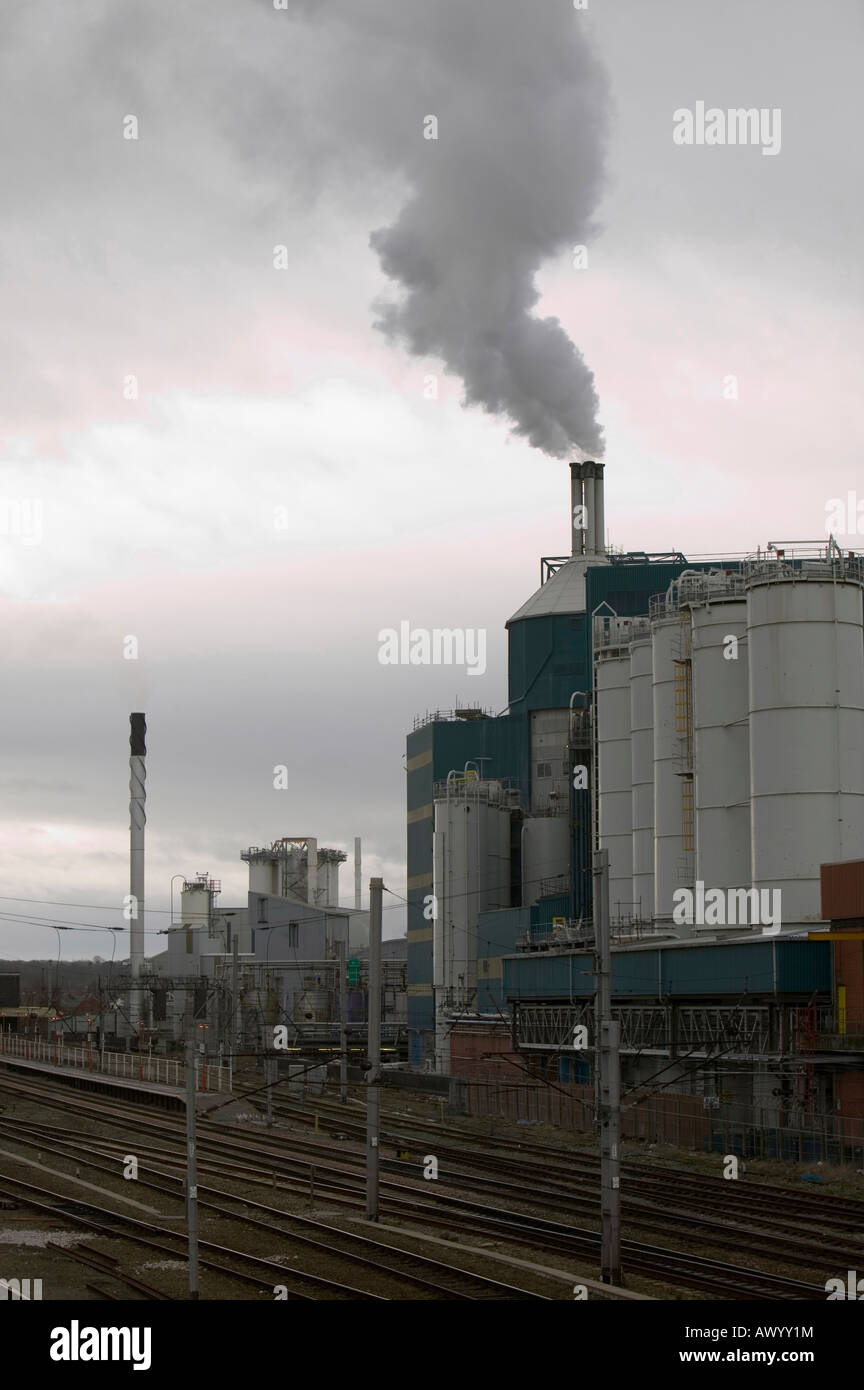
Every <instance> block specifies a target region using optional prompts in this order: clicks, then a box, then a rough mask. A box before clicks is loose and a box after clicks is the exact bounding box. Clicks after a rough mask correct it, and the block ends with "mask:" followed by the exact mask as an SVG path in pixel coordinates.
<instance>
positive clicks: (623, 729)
mask: <svg viewBox="0 0 864 1390" xmlns="http://www.w3.org/2000/svg"><path fill="white" fill-rule="evenodd" d="M595 684H596V702H597V835H598V844H599V848H600V849H606V850H608V851H609V915H610V917H611V920H612V921H613V922H616V921H619V920H620V919H622V918H629V917H631V916H632V914H633V900H632V894H633V807H632V769H631V765H630V757H631V753H630V652H629V649H628V647H627V646H612V647H607V648H601V649H600V651H599V652H598V653H597V659H596V663H595Z"/></svg>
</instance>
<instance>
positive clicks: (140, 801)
mask: <svg viewBox="0 0 864 1390" xmlns="http://www.w3.org/2000/svg"><path fill="white" fill-rule="evenodd" d="M146 738H147V721H146V720H145V718H144V715H143V714H130V716H129V791H130V794H131V799H130V801H129V894H130V897H131V899H132V902H131V904H130V909H131V913H132V916H131V918H130V925H129V960H130V967H131V972H132V981H133V985H134V984H135V983H136V982H137V981H138V980H139V979H140V977H141V974H142V973H143V970H144V827H145V825H146V823H147V812H146V809H145V803H146V800H147V793H146V790H145V785H144V784H145V781H146V778H147V769H146V766H145V759H146V756H147V743H146ZM129 1014H130V1019H131V1022H132V1024H133V1027H136V1028H137V1026H138V1024H139V1023H141V1022H146V1020H145V1018H144V1006H143V997H142V991H141V990H140V989H133V991H132V994H131V997H130V1006H129Z"/></svg>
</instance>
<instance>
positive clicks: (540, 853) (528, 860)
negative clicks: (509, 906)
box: [521, 815, 570, 907]
mask: <svg viewBox="0 0 864 1390" xmlns="http://www.w3.org/2000/svg"><path fill="white" fill-rule="evenodd" d="M521 844H522V905H523V907H530V906H532V904H533V903H536V902H537V900H538V898H541V897H542V896H543V889H542V885H543V883H544V881H545V882H549V881H550V880H554V879H562V880H563V882H562V883H561V884H560V885H557V886H556V885H552V886H551V891H552V892H561V893H566V892H567V891H568V890H569V886H570V884H569V870H570V846H569V820H568V817H567V816H566V815H564V816H528V817H527V818H526V819H525V820H524V821H523V823H522V841H521Z"/></svg>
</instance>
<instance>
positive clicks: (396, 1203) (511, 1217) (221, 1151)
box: [4, 1082, 839, 1299]
mask: <svg viewBox="0 0 864 1390" xmlns="http://www.w3.org/2000/svg"><path fill="white" fill-rule="evenodd" d="M13 1084H14V1085H18V1083H17V1082H16V1083H13ZM41 1089H42V1088H41V1085H40V1091H41ZM57 1089H60V1090H61V1092H62V1088H54V1090H55V1094H54V1095H53V1098H52V1100H51V1102H50V1103H51V1104H55V1103H56V1104H58V1105H59V1107H60V1108H61V1109H67V1110H75V1111H76V1112H78V1113H79V1114H80V1113H82V1111H83V1112H84V1113H86V1114H88V1115H89V1117H90V1118H91V1119H92V1118H97V1119H99V1121H100V1122H102V1123H105V1122H106V1120H107V1122H108V1123H111V1124H114V1125H119V1126H121V1127H124V1128H129V1127H130V1126H131V1127H132V1128H136V1129H138V1130H144V1131H145V1132H146V1131H149V1132H150V1133H151V1134H154V1133H155V1134H156V1136H157V1137H158V1139H159V1141H160V1146H159V1148H158V1149H156V1150H155V1154H154V1149H153V1147H152V1146H151V1147H150V1150H149V1151H150V1153H151V1154H153V1155H154V1160H155V1161H156V1162H159V1163H161V1164H162V1165H165V1166H168V1167H169V1168H170V1167H171V1166H174V1167H176V1168H179V1167H180V1166H181V1165H182V1162H183V1157H182V1140H181V1136H180V1133H179V1123H182V1121H180V1122H179V1123H178V1122H177V1121H174V1120H172V1119H169V1118H167V1117H159V1118H156V1117H153V1116H152V1115H150V1114H148V1115H147V1117H146V1118H145V1117H143V1116H142V1115H141V1114H140V1112H139V1111H135V1109H134V1106H131V1105H129V1106H127V1105H125V1104H124V1105H122V1106H120V1105H118V1103H117V1102H116V1101H113V1100H112V1101H111V1103H110V1105H109V1106H106V1105H105V1104H104V1103H102V1102H99V1101H98V1100H94V1099H93V1098H92V1097H89V1096H88V1097H87V1098H86V1099H84V1098H81V1097H79V1096H75V1097H74V1098H71V1097H69V1095H68V1092H66V1093H62V1094H61V1095H59V1096H58V1095H57V1094H56V1090H57ZM32 1091H33V1088H32V1085H27V1086H26V1087H24V1093H25V1094H27V1095H28V1096H29V1097H30V1098H31V1099H32ZM43 1098H44V1096H43ZM118 1110H123V1111H124V1112H126V1113H124V1114H122V1115H120V1114H118ZM106 1112H108V1113H107V1114H106ZM4 1123H5V1122H4ZM18 1128H20V1129H22V1130H23V1126H18ZM30 1128H31V1130H32V1131H33V1139H34V1142H40V1141H41V1142H45V1143H49V1142H55V1143H58V1142H63V1139H64V1138H65V1140H66V1142H67V1143H69V1144H71V1143H73V1142H74V1141H71V1140H69V1136H68V1131H60V1133H59V1134H58V1133H57V1132H56V1130H52V1133H51V1134H49V1133H48V1130H49V1129H50V1128H51V1127H47V1126H41V1127H40V1126H30ZM214 1128H215V1129H216V1133H217V1134H218V1135H219V1137H218V1138H216V1136H215V1135H214V1134H212V1133H211V1132H210V1131H211V1130H212V1129H214ZM235 1135H236V1130H235V1131H234V1133H233V1134H229V1135H227V1136H226V1134H225V1133H224V1131H223V1130H222V1129H221V1127H218V1128H217V1127H215V1126H213V1125H208V1123H207V1122H206V1121H203V1122H202V1126H201V1134H200V1139H199V1161H200V1162H201V1164H202V1166H203V1165H204V1164H207V1165H208V1170H209V1169H210V1168H213V1169H215V1170H216V1171H217V1174H218V1176H219V1177H221V1178H222V1180H223V1181H225V1180H233V1181H238V1180H239V1181H243V1180H247V1181H254V1182H256V1183H257V1184H258V1185H259V1186H261V1185H266V1182H267V1176H266V1174H267V1165H268V1164H269V1165H271V1172H273V1173H275V1172H276V1171H277V1168H278V1170H279V1179H278V1181H279V1186H280V1187H282V1188H287V1189H288V1190H289V1191H290V1190H294V1191H298V1190H299V1191H301V1192H302V1191H303V1190H304V1189H305V1188H306V1187H308V1176H307V1175H308V1172H309V1166H310V1165H309V1159H308V1156H307V1155H305V1154H304V1155H303V1156H301V1157H300V1158H298V1157H297V1155H296V1154H292V1153H291V1152H290V1146H291V1145H292V1144H294V1143H296V1141H295V1140H294V1139H293V1138H290V1137H288V1136H280V1135H279V1134H278V1133H277V1132H274V1131H267V1132H266V1142H264V1141H263V1139H262V1138H260V1137H259V1136H257V1135H256V1136H252V1135H250V1134H248V1132H247V1133H244V1134H243V1135H242V1137H239V1138H237V1137H234V1136H235ZM61 1136H62V1137H61ZM100 1142H101V1143H103V1144H104V1143H105V1142H106V1141H98V1140H94V1138H93V1136H87V1137H86V1138H84V1139H82V1143H84V1144H86V1145H87V1146H88V1147H89V1148H90V1149H91V1150H93V1149H94V1148H95V1147H97V1146H98V1144H99V1143H100ZM117 1147H119V1146H117ZM127 1147H128V1145H127ZM137 1148H138V1149H139V1150H141V1151H142V1153H143V1150H142V1148H141V1145H140V1144H139V1145H137ZM331 1151H332V1150H331ZM226 1154H227V1155H228V1157H227V1158H226ZM241 1156H242V1157H243V1159H245V1161H241ZM339 1157H340V1160H341V1161H342V1164H343V1166H337V1165H335V1164H334V1163H332V1161H331V1162H324V1161H322V1160H321V1157H320V1153H319V1152H318V1151H317V1150H316V1153H315V1158H316V1159H317V1160H318V1161H317V1162H316V1164H315V1165H314V1166H315V1168H316V1174H315V1184H316V1189H315V1190H316V1192H318V1193H320V1194H321V1196H322V1197H323V1196H326V1198H327V1200H328V1201H334V1202H336V1203H338V1204H341V1205H343V1206H348V1207H355V1208H356V1207H358V1206H360V1205H362V1197H361V1193H360V1182H361V1174H360V1173H359V1172H358V1171H357V1170H356V1169H357V1160H358V1159H359V1156H358V1155H349V1154H348V1153H345V1152H344V1151H343V1152H342V1153H341V1154H340V1155H339ZM349 1160H353V1163H352V1162H350V1161H349ZM115 1162H116V1159H115ZM286 1165H287V1166H288V1167H289V1168H290V1167H291V1166H293V1168H294V1175H293V1176H292V1175H290V1174H289V1175H288V1176H286V1173H285V1169H286ZM352 1167H353V1169H354V1171H352ZM158 1171H159V1170H154V1173H158ZM159 1176H160V1179H161V1178H164V1177H165V1174H164V1173H161V1174H159ZM169 1176H170V1175H169ZM178 1179H179V1175H178V1174H175V1175H173V1181H174V1182H175V1183H176V1182H177V1181H178ZM523 1188H524V1184H523ZM208 1193H212V1194H213V1195H215V1196H218V1197H219V1199H220V1201H221V1202H223V1203H224V1202H225V1201H227V1202H228V1203H229V1207H228V1208H227V1209H226V1210H225V1212H223V1214H224V1215H225V1216H226V1219H227V1216H228V1213H229V1212H230V1211H231V1209H232V1206H237V1205H240V1206H241V1207H242V1205H243V1199H239V1198H237V1197H236V1196H234V1195H233V1194H230V1193H226V1192H225V1191H224V1188H223V1189H215V1188H214V1189H208ZM406 1194H407V1195H406ZM523 1195H524V1193H523ZM249 1206H250V1203H249V1201H248V1200H246V1202H245V1207H246V1210H248V1209H249ZM255 1206H256V1208H258V1209H259V1210H262V1211H264V1212H265V1213H266V1214H267V1215H268V1216H275V1217H278V1218H279V1219H280V1220H281V1221H282V1222H284V1223H287V1224H288V1226H289V1227H291V1226H292V1223H293V1229H294V1230H295V1231H296V1230H297V1227H298V1226H299V1224H300V1222H301V1221H302V1220H306V1219H307V1218H299V1219H298V1218H296V1217H295V1216H294V1214H293V1213H286V1212H284V1211H283V1210H281V1209H280V1208H275V1207H265V1206H264V1204H263V1203H256V1204H255ZM382 1210H383V1211H384V1212H385V1214H390V1215H395V1216H398V1217H399V1218H400V1219H402V1220H410V1221H411V1222H412V1223H417V1224H421V1225H422V1224H433V1225H437V1226H439V1227H440V1226H444V1227H445V1228H447V1229H449V1230H451V1231H452V1230H454V1229H459V1230H460V1231H464V1232H465V1233H475V1234H476V1233H481V1232H482V1233H484V1234H492V1235H495V1236H497V1237H498V1238H499V1239H502V1240H503V1239H506V1240H507V1241H508V1242H509V1243H513V1244H521V1245H528V1246H531V1247H532V1248H534V1249H536V1248H538V1246H539V1248H541V1249H543V1250H544V1251H548V1250H550V1249H555V1250H559V1251H563V1252H565V1253H567V1254H569V1255H571V1256H573V1257H577V1258H579V1259H580V1260H582V1261H584V1259H585V1257H586V1256H588V1257H589V1258H591V1259H592V1260H596V1256H597V1249H598V1244H599V1235H598V1233H597V1232H596V1231H588V1230H582V1229H579V1228H576V1227H573V1226H569V1225H565V1224H562V1223H561V1222H554V1221H550V1220H548V1219H545V1218H541V1217H538V1216H537V1215H536V1214H526V1213H524V1212H521V1213H520V1212H518V1211H511V1210H509V1209H507V1208H500V1207H491V1206H489V1205H486V1204H481V1203H476V1202H469V1201H466V1200H464V1199H459V1198H457V1197H455V1196H453V1195H452V1194H450V1193H446V1194H445V1193H444V1192H441V1191H439V1192H436V1193H431V1192H430V1190H429V1185H428V1184H427V1185H425V1187H424V1186H423V1185H418V1186H412V1185H411V1184H410V1183H406V1182H392V1181H388V1180H387V1179H385V1180H384V1182H383V1183H382ZM319 1224H320V1225H321V1226H322V1228H323V1231H324V1232H326V1234H327V1238H328V1240H329V1241H330V1242H332V1243H331V1245H330V1248H329V1251H328V1253H329V1254H330V1255H333V1256H334V1257H335V1255H336V1253H337V1252H336V1250H335V1248H334V1246H335V1245H336V1244H338V1245H339V1246H340V1250H341V1254H342V1255H343V1256H345V1254H346V1253H351V1249H350V1247H351V1245H352V1242H351V1240H349V1239H348V1238H347V1237H346V1233H345V1232H344V1231H342V1230H341V1228H339V1227H329V1228H327V1227H326V1226H323V1223H319ZM268 1228H269V1229H271V1230H272V1229H273V1227H272V1222H270V1221H268ZM307 1229H308V1228H307ZM169 1234H171V1235H174V1236H175V1237H176V1233H173V1232H172V1233H169ZM285 1234H286V1238H287V1234H288V1233H287V1232H285ZM358 1239H359V1238H358ZM379 1244H380V1242H379ZM346 1245H347V1246H348V1247H349V1249H348V1251H347V1252H346V1248H345V1247H346ZM354 1250H355V1251H356V1250H359V1247H358V1246H357V1245H356V1244H355V1245H354ZM380 1253H382V1252H379V1254H380ZM798 1254H799V1259H800V1252H798ZM383 1258H387V1259H390V1260H393V1261H396V1262H397V1263H398V1264H399V1265H404V1260H405V1252H404V1251H398V1252H397V1253H394V1247H389V1248H386V1247H385V1249H384V1252H383V1255H382V1259H383ZM412 1258H413V1257H412ZM838 1258H839V1256H838V1252H837V1248H836V1246H835V1247H833V1248H832V1251H831V1270H830V1272H831V1273H833V1272H834V1265H835V1264H836V1263H837V1261H838ZM625 1259H626V1266H627V1268H629V1269H631V1270H637V1269H638V1270H639V1271H640V1272H644V1273H645V1274H646V1275H647V1276H648V1277H652V1278H655V1279H656V1278H661V1279H662V1280H663V1281H664V1282H673V1283H674V1282H679V1281H680V1282H681V1283H682V1284H684V1285H685V1286H687V1287H693V1288H698V1289H701V1290H705V1291H707V1292H710V1293H713V1294H714V1295H715V1296H721V1297H722V1296H727V1297H728V1296H731V1297H736V1298H742V1297H743V1298H750V1297H752V1298H815V1297H819V1298H822V1299H824V1286H823V1285H814V1284H808V1283H806V1282H805V1281H803V1280H795V1279H789V1278H787V1277H785V1276H782V1275H774V1274H770V1273H767V1272H764V1271H759V1270H752V1269H746V1268H743V1267H741V1266H737V1265H727V1264H724V1263H723V1262H721V1261H716V1260H705V1259H702V1258H699V1257H695V1256H690V1255H688V1254H686V1253H683V1252H680V1251H677V1250H674V1249H669V1248H667V1247H658V1246H649V1245H646V1244H643V1243H640V1242H635V1241H626V1242H625ZM433 1263H438V1264H440V1263H441V1262H433ZM450 1268H451V1274H450V1276H449V1277H450V1278H452V1277H453V1274H452V1269H453V1267H450ZM415 1269H416V1261H415ZM391 1272H392V1271H391ZM465 1273H466V1272H465V1271H464V1270H457V1276H458V1280H460V1281H461V1279H462V1278H463V1276H464V1275H465ZM418 1277H419V1276H418ZM423 1277H425V1276H423ZM430 1282H433V1281H432V1280H431V1279H430ZM488 1282H490V1283H493V1282H497V1281H488ZM440 1287H444V1288H446V1285H445V1286H439V1291H440ZM506 1287H508V1286H504V1285H500V1286H499V1291H498V1292H497V1293H496V1292H493V1293H492V1294H491V1295H490V1296H492V1297H501V1296H502V1293H501V1290H502V1289H504V1288H506ZM520 1292H521V1294H522V1296H527V1295H526V1294H525V1291H524V1290H523V1291H519V1290H515V1291H514V1290H512V1288H511V1291H510V1294H509V1296H510V1297H513V1296H514V1295H518V1294H519V1293H520ZM447 1294H448V1296H451V1297H452V1296H459V1288H458V1287H457V1288H456V1289H455V1290H454V1289H453V1287H452V1286H451V1287H450V1288H449V1289H448V1290H447ZM469 1296H470V1295H469Z"/></svg>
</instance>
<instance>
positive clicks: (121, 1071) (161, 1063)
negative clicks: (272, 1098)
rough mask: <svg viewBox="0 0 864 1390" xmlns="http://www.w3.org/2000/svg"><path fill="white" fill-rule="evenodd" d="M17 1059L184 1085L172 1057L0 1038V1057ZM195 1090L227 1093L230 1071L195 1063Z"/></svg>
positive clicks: (181, 1071)
mask: <svg viewBox="0 0 864 1390" xmlns="http://www.w3.org/2000/svg"><path fill="white" fill-rule="evenodd" d="M2 1056H8V1057H19V1058H20V1059H21V1060H22V1061H25V1062H39V1063H42V1064H43V1065H44V1064H50V1065H52V1066H55V1067H58V1068H59V1067H71V1068H73V1069H74V1070H76V1071H89V1072H98V1073H100V1074H101V1075H103V1076H117V1077H121V1078H122V1079H123V1080H126V1081H141V1082H147V1083H148V1084H155V1085H157V1086H173V1087H176V1088H180V1087H183V1086H185V1085H186V1068H185V1066H184V1064H183V1062H181V1061H179V1060H177V1059H176V1058H173V1057H148V1056H145V1055H144V1053H140V1054H139V1053H135V1052H103V1051H101V1049H100V1048H98V1047H93V1046H92V1044H89V1045H88V1044H85V1045H84V1046H83V1047H69V1046H68V1045H67V1044H65V1043H63V1042H57V1043H51V1042H42V1041H40V1040H39V1039H36V1038H34V1039H30V1038H19V1037H16V1036H15V1035H14V1034H10V1033H2V1034H0V1057H2ZM195 1089H196V1091H200V1092H202V1093H205V1092H207V1091H225V1092H227V1091H230V1090H231V1071H230V1069H229V1068H228V1067H220V1066H213V1065H210V1064H209V1063H207V1062H203V1061H202V1062H197V1063H196V1066H195Z"/></svg>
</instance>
